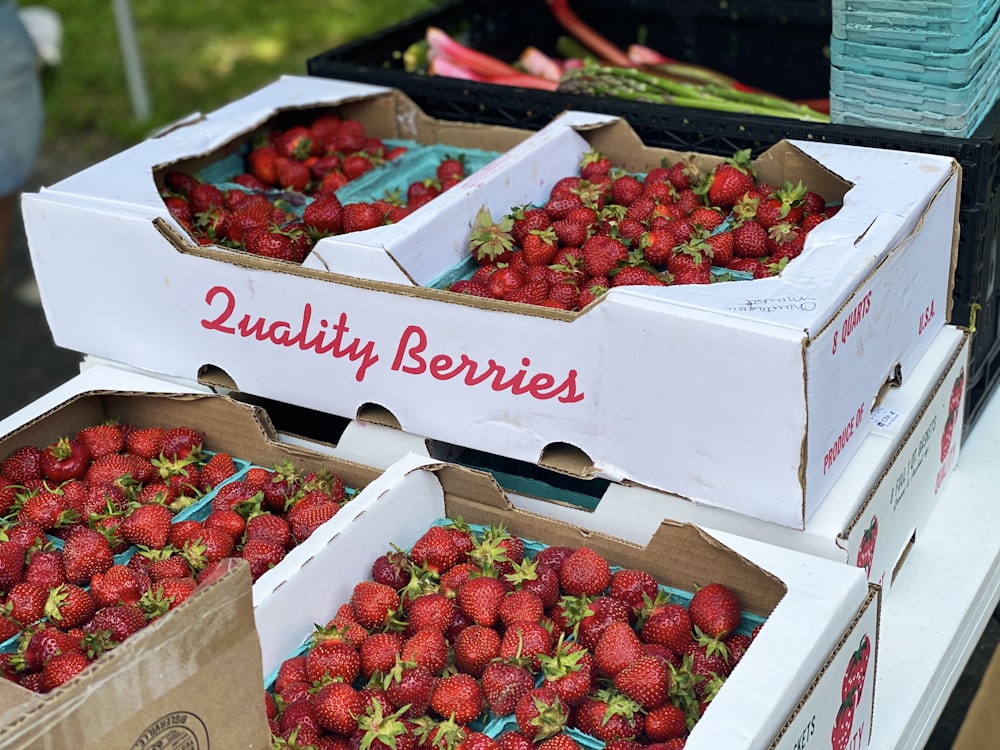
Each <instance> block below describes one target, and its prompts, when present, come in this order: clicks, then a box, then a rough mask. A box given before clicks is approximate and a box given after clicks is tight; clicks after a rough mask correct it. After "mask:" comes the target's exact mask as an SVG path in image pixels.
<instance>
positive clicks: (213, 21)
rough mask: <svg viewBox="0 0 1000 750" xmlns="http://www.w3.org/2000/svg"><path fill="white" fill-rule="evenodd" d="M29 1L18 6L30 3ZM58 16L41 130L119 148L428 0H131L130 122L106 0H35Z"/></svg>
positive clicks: (301, 65)
mask: <svg viewBox="0 0 1000 750" xmlns="http://www.w3.org/2000/svg"><path fill="white" fill-rule="evenodd" d="M33 4H35V3H32V2H30V1H28V2H22V3H21V6H22V7H26V6H29V5H33ZM37 4H38V5H41V6H43V7H47V8H50V9H51V10H54V11H56V12H57V13H59V14H60V16H61V18H62V24H63V45H62V62H61V63H60V64H59V65H57V66H54V67H51V68H48V69H47V70H46V71H45V74H44V77H43V82H44V87H45V101H46V114H47V130H46V137H47V138H48V139H49V140H50V142H51V141H52V140H58V141H60V142H65V141H67V140H69V141H72V140H73V139H78V142H79V146H80V148H86V147H87V144H88V143H90V142H92V141H97V142H99V143H101V144H102V147H103V148H105V149H106V148H108V146H109V145H110V146H111V147H115V145H116V144H117V148H122V147H126V146H129V145H132V144H134V143H136V142H138V141H139V140H142V138H144V137H145V136H147V135H148V134H149V133H150V132H152V131H154V130H156V129H158V128H160V127H162V126H164V125H167V124H169V123H171V122H174V121H175V120H177V119H179V118H181V117H183V116H185V115H188V114H190V113H191V112H196V111H197V112H209V111H211V110H213V109H216V108H218V107H219V106H221V105H223V104H225V103H227V102H230V101H232V100H234V99H237V98H239V97H241V96H243V95H245V94H247V93H249V92H251V91H253V90H255V89H257V88H260V87H261V86H263V85H265V84H267V83H269V82H271V81H272V80H274V79H275V78H277V77H278V76H279V75H282V74H298V75H305V74H306V60H308V58H309V57H311V56H313V55H316V54H319V53H320V52H323V51H325V50H328V49H331V48H333V47H336V46H338V45H341V44H343V43H345V42H347V41H350V40H353V39H356V38H358V37H361V36H365V35H367V34H370V33H372V32H374V31H377V30H378V29H381V28H384V27H386V26H389V25H391V24H393V23H396V22H398V21H401V20H403V19H405V18H408V17H409V16H412V15H414V14H416V13H419V12H421V11H423V10H426V9H428V8H430V7H432V6H433V5H435V4H436V2H435V0H130V2H128V3H124V2H123V3H122V5H121V6H120V7H126V8H130V10H131V18H132V21H133V26H134V29H135V33H136V39H137V42H138V48H139V52H140V57H141V61H142V74H143V77H144V78H145V82H146V89H147V91H148V95H149V104H150V112H151V114H150V116H149V117H148V118H146V119H144V120H141V121H137V120H136V118H135V117H134V115H133V104H132V100H131V99H130V97H129V88H128V83H127V79H126V73H125V62H124V59H123V54H122V49H121V44H120V43H121V39H120V37H119V34H118V27H117V26H116V20H115V13H114V10H115V8H114V5H115V3H114V2H113V1H112V0H41V1H40V2H38V3H37Z"/></svg>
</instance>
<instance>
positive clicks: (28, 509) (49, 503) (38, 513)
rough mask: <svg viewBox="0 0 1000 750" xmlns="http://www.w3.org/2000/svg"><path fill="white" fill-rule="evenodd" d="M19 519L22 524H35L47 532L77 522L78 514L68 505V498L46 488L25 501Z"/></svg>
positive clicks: (32, 494)
mask: <svg viewBox="0 0 1000 750" xmlns="http://www.w3.org/2000/svg"><path fill="white" fill-rule="evenodd" d="M17 518H18V520H19V521H22V522H28V523H33V524H35V525H37V526H39V527H40V528H42V529H44V530H46V531H51V530H53V529H56V528H58V527H60V526H67V525H69V524H72V523H74V522H75V521H76V520H77V516H76V514H75V513H74V512H73V511H72V510H71V509H70V508H69V506H68V505H67V503H66V498H65V497H64V496H63V495H60V494H57V493H55V492H51V491H49V490H48V489H46V488H44V487H43V488H40V489H38V490H37V491H35V492H32V493H31V494H29V495H28V496H27V497H26V498H25V499H24V502H23V503H22V504H21V508H20V510H18V512H17Z"/></svg>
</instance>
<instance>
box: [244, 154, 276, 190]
mask: <svg viewBox="0 0 1000 750" xmlns="http://www.w3.org/2000/svg"><path fill="white" fill-rule="evenodd" d="M277 156H278V150H277V149H276V148H274V147H273V146H259V147H257V148H255V149H253V150H252V151H251V152H250V153H249V154H247V167H248V168H249V170H250V172H251V174H253V175H254V177H256V178H257V179H258V180H260V181H261V182H263V183H264V184H265V185H268V186H272V187H273V186H276V185H277V184H278V167H277V162H276V160H277Z"/></svg>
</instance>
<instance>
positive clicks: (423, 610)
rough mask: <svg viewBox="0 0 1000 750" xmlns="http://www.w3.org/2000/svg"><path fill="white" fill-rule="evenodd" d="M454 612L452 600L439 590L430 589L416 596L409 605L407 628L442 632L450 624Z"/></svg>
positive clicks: (412, 630)
mask: <svg viewBox="0 0 1000 750" xmlns="http://www.w3.org/2000/svg"><path fill="white" fill-rule="evenodd" d="M454 614H455V605H454V604H453V603H452V600H451V599H450V598H449V597H447V596H445V595H444V594H443V593H441V592H440V591H430V592H427V593H422V594H420V595H419V596H417V597H416V598H415V599H413V600H412V602H411V603H410V605H409V613H408V615H409V623H408V625H407V628H408V630H410V631H411V632H417V631H419V630H427V629H429V630H436V631H437V632H439V633H444V632H445V631H446V630H448V628H449V627H450V626H451V623H452V619H453V618H454Z"/></svg>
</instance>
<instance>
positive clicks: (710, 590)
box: [688, 583, 742, 639]
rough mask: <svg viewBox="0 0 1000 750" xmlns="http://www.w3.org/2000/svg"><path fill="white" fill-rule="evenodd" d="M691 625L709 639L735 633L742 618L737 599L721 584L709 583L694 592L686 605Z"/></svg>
mask: <svg viewBox="0 0 1000 750" xmlns="http://www.w3.org/2000/svg"><path fill="white" fill-rule="evenodd" d="M688 614H689V615H690V617H691V624H692V625H693V626H694V627H695V628H697V629H699V630H701V632H702V633H704V634H705V635H707V636H708V637H709V638H718V639H721V638H725V637H726V636H728V635H729V634H730V633H733V632H735V631H736V628H738V627H739V625H740V619H741V618H742V608H741V607H740V602H739V599H738V598H737V597H736V594H734V593H733V591H732V590H731V589H730V588H729V587H727V586H725V585H723V584H721V583H710V584H708V585H707V586H703V587H701V588H699V589H698V590H697V591H695V593H694V596H692V597H691V602H690V603H689V604H688Z"/></svg>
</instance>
